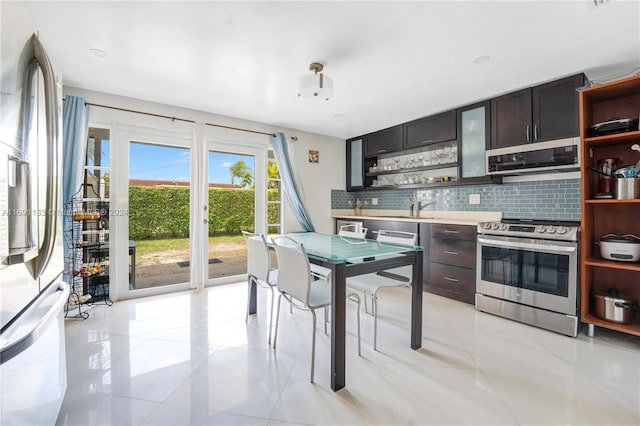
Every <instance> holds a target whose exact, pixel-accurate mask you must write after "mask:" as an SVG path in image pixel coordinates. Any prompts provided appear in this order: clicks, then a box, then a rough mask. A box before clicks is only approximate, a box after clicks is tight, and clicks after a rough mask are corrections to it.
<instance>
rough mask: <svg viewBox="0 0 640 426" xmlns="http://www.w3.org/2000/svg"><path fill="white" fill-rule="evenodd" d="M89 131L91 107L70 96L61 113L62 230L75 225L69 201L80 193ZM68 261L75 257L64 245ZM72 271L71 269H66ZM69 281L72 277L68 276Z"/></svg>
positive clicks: (65, 256) (81, 100)
mask: <svg viewBox="0 0 640 426" xmlns="http://www.w3.org/2000/svg"><path fill="white" fill-rule="evenodd" d="M88 128H89V107H88V106H87V105H85V100H84V99H83V98H80V97H77V96H69V95H67V96H66V98H65V101H64V108H63V110H62V205H63V208H64V212H65V214H64V215H63V221H62V226H63V230H64V231H65V233H66V231H68V230H70V229H71V226H72V225H73V220H72V218H71V211H70V209H69V207H70V205H69V202H70V201H71V197H73V195H74V194H75V193H76V192H78V190H79V189H80V185H81V184H82V171H83V170H84V166H85V161H86V154H87V132H88ZM64 246H65V247H64V250H65V253H64V258H65V262H66V261H68V260H70V257H71V256H72V255H73V254H72V252H71V249H70V247H68V246H69V244H65V245H64ZM65 270H66V271H69V268H68V267H67V268H65ZM65 279H66V280H70V279H71V277H69V276H65Z"/></svg>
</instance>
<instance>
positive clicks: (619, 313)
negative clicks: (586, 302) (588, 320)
mask: <svg viewBox="0 0 640 426" xmlns="http://www.w3.org/2000/svg"><path fill="white" fill-rule="evenodd" d="M594 296H595V299H596V316H597V317H598V318H601V319H603V320H606V321H611V322H616V323H620V324H630V323H632V322H633V315H634V313H635V310H636V309H637V308H638V303H637V301H636V300H633V299H625V298H623V297H622V296H620V293H619V292H618V290H616V289H615V288H609V289H608V290H607V292H606V293H596V294H595V295H594Z"/></svg>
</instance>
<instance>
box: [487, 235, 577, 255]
mask: <svg viewBox="0 0 640 426" xmlns="http://www.w3.org/2000/svg"><path fill="white" fill-rule="evenodd" d="M478 242H479V243H481V244H486V245H492V246H499V247H506V248H514V249H525V250H526V249H533V250H534V251H539V252H558V253H573V252H575V251H577V249H578V247H577V246H575V245H570V246H561V245H556V244H553V243H549V244H546V243H545V245H544V246H543V245H542V244H532V243H527V242H522V241H520V242H516V241H513V239H512V240H509V241H502V240H496V239H489V238H484V237H478Z"/></svg>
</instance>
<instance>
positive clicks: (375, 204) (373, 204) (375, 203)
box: [371, 198, 378, 206]
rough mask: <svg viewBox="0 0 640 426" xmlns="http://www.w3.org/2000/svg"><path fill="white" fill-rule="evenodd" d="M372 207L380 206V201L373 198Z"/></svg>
mask: <svg viewBox="0 0 640 426" xmlns="http://www.w3.org/2000/svg"><path fill="white" fill-rule="evenodd" d="M371 205H372V206H377V205H378V199H377V198H372V199H371Z"/></svg>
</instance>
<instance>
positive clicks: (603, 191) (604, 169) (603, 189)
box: [595, 157, 620, 198]
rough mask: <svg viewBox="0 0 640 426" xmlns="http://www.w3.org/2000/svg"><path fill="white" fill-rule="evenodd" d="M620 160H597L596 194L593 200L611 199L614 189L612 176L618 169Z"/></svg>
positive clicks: (611, 158) (612, 158)
mask: <svg viewBox="0 0 640 426" xmlns="http://www.w3.org/2000/svg"><path fill="white" fill-rule="evenodd" d="M619 161H620V159H619V158H617V157H609V158H601V159H600V160H598V172H597V173H599V174H600V178H599V179H598V192H597V193H596V197H595V198H613V191H614V187H615V183H614V179H613V174H614V171H615V170H616V169H617V168H618V163H619Z"/></svg>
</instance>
